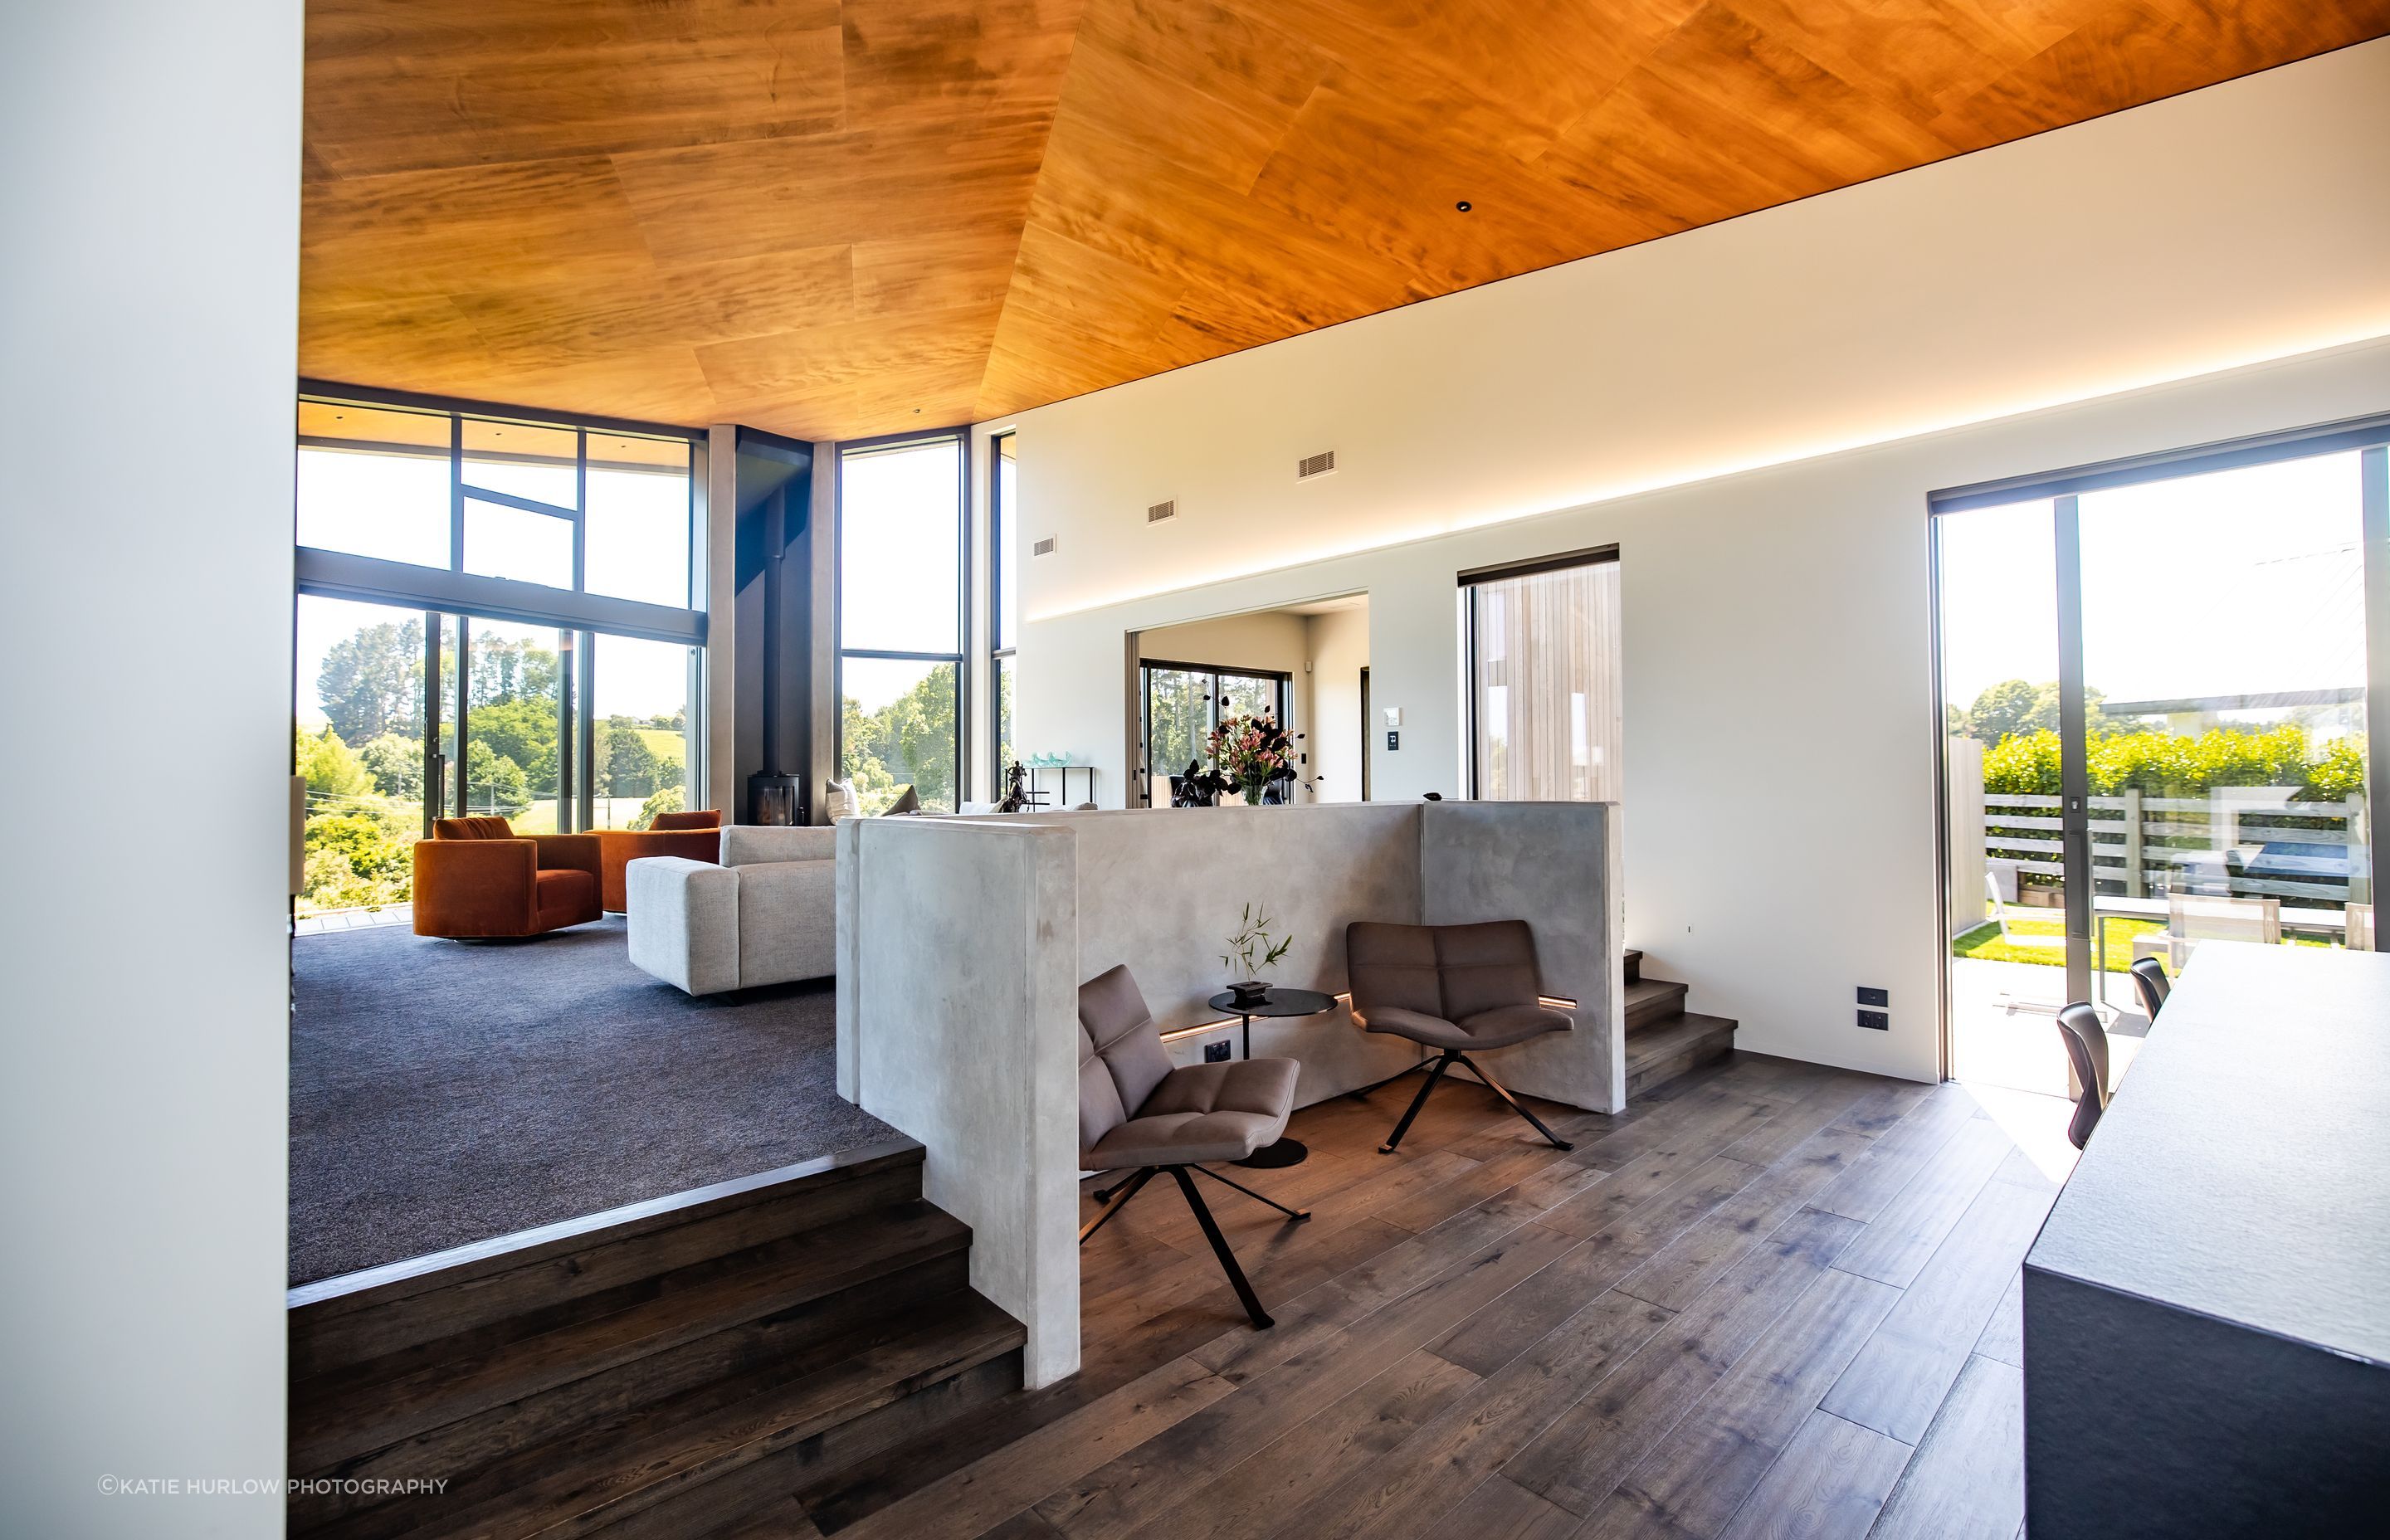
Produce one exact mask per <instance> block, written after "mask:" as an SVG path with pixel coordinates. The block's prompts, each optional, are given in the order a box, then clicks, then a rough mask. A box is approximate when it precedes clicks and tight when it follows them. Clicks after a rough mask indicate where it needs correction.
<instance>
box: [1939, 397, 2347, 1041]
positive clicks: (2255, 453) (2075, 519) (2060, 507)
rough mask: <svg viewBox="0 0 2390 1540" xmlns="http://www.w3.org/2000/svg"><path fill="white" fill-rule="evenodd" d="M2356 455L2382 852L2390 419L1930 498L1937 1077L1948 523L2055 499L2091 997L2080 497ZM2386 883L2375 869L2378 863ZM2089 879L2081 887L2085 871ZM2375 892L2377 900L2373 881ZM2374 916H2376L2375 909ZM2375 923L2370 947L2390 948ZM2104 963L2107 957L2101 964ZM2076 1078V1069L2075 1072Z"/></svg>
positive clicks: (2056, 575)
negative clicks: (1982, 511)
mask: <svg viewBox="0 0 2390 1540" xmlns="http://www.w3.org/2000/svg"><path fill="white" fill-rule="evenodd" d="M2347 451H2355V452H2356V453H2357V456H2358V477H2359V498H2360V504H2359V507H2360V512H2359V532H2358V539H2359V542H2360V545H2361V547H2362V549H2361V552H2360V557H2361V561H2362V566H2363V571H2364V597H2363V607H2364V613H2365V633H2366V680H2365V713H2366V714H2365V730H2366V761H2367V764H2366V777H2365V792H2366V829H2367V854H2368V859H2369V861H2370V862H2371V859H2372V857H2373V856H2374V855H2375V854H2376V853H2378V852H2380V851H2381V850H2382V849H2383V848H2384V818H2385V817H2390V784H2385V783H2390V770H2385V767H2390V412H2384V413H2376V414H2373V415H2371V416H2369V417H2351V418H2344V419H2342V420H2339V421H2335V422H2329V423H2319V424H2317V425H2315V426H2313V427H2309V428H2303V429H2292V430H2285V431H2281V432H2272V433H2260V434H2253V435H2250V436H2248V437H2244V438H2239V439H2230V440H2226V441H2223V442H2220V443H2209V444H2204V445H2199V446H2195V447H2192V448H2188V449H2181V450H2174V451H2168V452H2164V453H2159V454H2151V455H2137V456H2129V457H2126V458H2121V459H2114V460H2103V461H2100V462H2096V463H2094V464H2090V465H2083V466H2076V467H2073V468H2068V469H2064V470H2056V471H2049V472H2045V473H2041V474H2035V475H2024V476H2012V477H2007V478H2003V479H2001V480H1998V481H1979V482H1975V483H1972V484H1971V485H1967V486H1960V487H1952V488H1948V489H1947V490H1944V491H1939V492H1934V493H1929V494H1927V496H1926V509H1925V511H1926V573H1925V581H1926V584H1927V589H1926V591H1927V594H1928V596H1929V602H1928V606H1927V609H1928V611H1929V615H1930V621H1931V623H1930V626H1929V635H1930V637H1931V641H1930V646H1931V647H1932V648H1933V674H1934V689H1933V715H1932V718H1931V725H1930V727H1929V730H1930V731H1931V732H1932V733H1933V735H1934V738H1933V744H1934V755H1933V760H1932V762H1931V763H1932V765H1933V772H1934V836H1935V838H1934V875H1935V879H1936V880H1935V883H1934V930H1935V936H1936V946H1935V955H1936V963H1935V968H1934V982H1935V988H1934V1014H1935V1016H1936V1018H1937V1020H1938V1021H1939V1031H1938V1033H1937V1034H1936V1036H1937V1041H1938V1046H1939V1057H1940V1073H1941V1077H1942V1078H1943V1079H1945V1080H1947V1079H1949V1078H1950V1070H1951V1064H1952V1060H1953V1045H1952V1042H1951V1030H1952V1021H1951V1012H1950V921H1951V918H1952V916H1951V913H1950V810H1949V796H1948V788H1949V763H1948V762H1949V754H1948V732H1947V720H1948V718H1947V712H1948V709H1949V706H1950V704H1951V702H1950V701H1949V699H1948V698H1947V691H1946V688H1945V681H1944V679H1943V674H1942V661H1943V648H1942V552H1941V528H1942V525H1941V516H1942V515H1943V514H1946V513H1963V512H1966V511H1968V510H1969V509H1972V508H1988V507H2007V506H2009V505H2011V504H2016V503H2028V502H2033V501H2036V500H2037V499H2040V498H2048V499H2049V502H2050V518H2051V520H2052V528H2051V545H2052V555H2053V571H2052V574H2051V578H2052V582H2053V583H2054V584H2056V594H2057V601H2058V603H2057V608H2058V670H2059V679H2058V684H2059V760H2060V776H2061V782H2060V825H2061V828H2060V845H2061V851H2060V864H2061V865H2062V866H2063V867H2064V868H2065V872H2064V876H2063V880H2064V882H2065V886H2066V907H2065V911H2064V913H2065V933H2066V994H2067V998H2069V999H2070V1000H2084V999H2088V998H2090V997H2091V971H2092V967H2093V962H2094V959H2093V957H2092V956H2091V944H2092V923H2091V910H2092V897H2093V895H2092V884H2093V882H2094V881H2095V880H2096V878H2094V877H2093V876H2091V875H2090V874H2091V872H2092V870H2093V852H2092V848H2091V819H2090V786H2089V769H2088V739H2089V733H2088V709H2087V707H2086V704H2085V701H2084V683H2085V681H2084V664H2083V556H2082V541H2081V533H2082V532H2081V514H2082V509H2081V503H2080V498H2081V495H2082V494H2084V493H2087V492H2098V491H2103V490H2106V489H2109V488H2113V487H2124V486H2133V485H2138V484H2139V483H2142V482H2146V481H2171V480H2175V479H2178V478H2186V477H2191V476H2201V475H2207V474H2211V473H2213V472H2216V471H2222V470H2232V469H2237V468H2242V467H2244V466H2253V465H2265V464H2270V463H2273V462H2276V461H2281V460H2298V459H2308V458H2313V457H2316V456H2323V455H2332V454H2339V453H2344V452H2347ZM2374 865H2375V870H2376V877H2377V879H2378V877H2379V866H2378V863H2375V864H2374ZM2078 873H2080V874H2083V878H2082V879H2081V880H2077V874H2078ZM2376 892H2377V893H2378V892H2379V887H2378V881H2377V888H2376ZM2376 912H2377V916H2378V914H2379V911H2378V910H2377V911H2376ZM2382 929H2383V928H2382V926H2381V925H2380V924H2379V923H2378V922H2377V924H2376V925H2375V927H2374V946H2375V948H2376V949H2377V950H2381V951H2390V945H2385V943H2384V936H2383V934H2382ZM2099 960H2101V961H2103V962H2104V961H2105V959H2104V958H2103V959H2099ZM2070 1078H2071V1073H2070Z"/></svg>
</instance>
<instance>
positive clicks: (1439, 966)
mask: <svg viewBox="0 0 2390 1540" xmlns="http://www.w3.org/2000/svg"><path fill="white" fill-rule="evenodd" d="M1427 929H1428V930H1430V931H1432V932H1433V934H1434V937H1435V970H1436V972H1437V973H1438V974H1439V975H1440V976H1441V977H1442V979H1443V981H1444V1009H1443V1011H1442V1012H1441V1014H1442V1015H1443V1017H1444V1018H1445V1020H1448V1021H1466V1020H1469V1019H1470V1018H1471V1017H1472V1016H1475V1015H1478V1014H1480V1013H1481V1012H1484V1011H1490V1010H1493V1009H1495V1008H1496V1007H1499V1006H1520V1005H1533V1004H1535V1002H1536V997H1537V996H1538V995H1540V994H1541V993H1542V986H1541V984H1540V982H1539V981H1538V980H1537V977H1536V937H1535V932H1534V931H1532V930H1529V929H1528V928H1527V922H1526V921H1525V920H1523V919H1497V920H1487V921H1485V922H1484V923H1482V924H1477V925H1431V926H1429V927H1427Z"/></svg>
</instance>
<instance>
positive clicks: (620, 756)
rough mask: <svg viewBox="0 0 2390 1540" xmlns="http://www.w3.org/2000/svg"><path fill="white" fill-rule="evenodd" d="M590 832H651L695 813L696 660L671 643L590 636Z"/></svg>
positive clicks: (628, 637)
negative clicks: (669, 817) (666, 819)
mask: <svg viewBox="0 0 2390 1540" xmlns="http://www.w3.org/2000/svg"><path fill="white" fill-rule="evenodd" d="M589 640H590V643H591V646H590V648H589V651H588V654H587V656H588V657H589V660H590V661H589V683H588V694H589V699H590V712H589V714H590V727H589V734H590V743H591V753H590V757H589V772H588V785H589V787H590V802H589V808H590V812H589V827H590V828H649V827H650V826H651V825H652V824H653V823H654V822H655V816H656V815H657V814H659V813H679V812H682V811H684V810H685V809H686V808H687V800H688V764H689V760H690V757H691V750H690V745H689V721H690V717H689V709H688V707H689V683H688V682H689V672H690V671H689V656H690V653H691V652H692V651H693V650H694V649H692V648H686V647H679V646H675V644H673V643H670V642H648V641H641V640H639V639H638V638H636V637H633V636H610V635H604V634H602V633H601V634H599V635H595V636H592V637H591V638H589Z"/></svg>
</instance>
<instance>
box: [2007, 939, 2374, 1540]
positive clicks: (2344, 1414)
mask: <svg viewBox="0 0 2390 1540" xmlns="http://www.w3.org/2000/svg"><path fill="white" fill-rule="evenodd" d="M2024 1360H2025V1372H2024V1387H2025V1508H2026V1512H2025V1527H2026V1529H2027V1531H2028V1533H2030V1534H2032V1535H2033V1537H2034V1540H2067V1537H2070V1536H2076V1535H2081V1536H2093V1535H2096V1536H2100V1537H2101V1540H2114V1537H2118V1536H2139V1535H2148V1536H2179V1535H2185V1534H2200V1535H2220V1534H2229V1535H2244V1534H2245V1535H2267V1536H2280V1535H2286V1534H2359V1533H2370V1532H2371V1531H2372V1529H2373V1527H2374V1526H2375V1525H2376V1524H2377V1523H2379V1522H2380V1521H2381V1516H2382V1514H2383V1513H2384V1511H2385V1510H2390V954H2383V953H2372V952H2341V951H2329V950H2325V949H2322V948H2318V947H2305V946H2259V945H2254V944H2247V943H2230V942H2217V941H2209V942H2202V943H2200V947H2199V951H2198V953H2197V955H2196V956H2193V957H2192V959H2191V966H2190V968H2189V969H2187V970H2186V971H2185V972H2184V975H2183V978H2182V980H2181V982H2179V983H2178V984H2177V985H2176V986H2175V989H2174V993H2173V995H2172V996H2171V997H2170V998H2169V999H2168V1000H2167V1002H2166V1004H2165V1008H2164V1009H2163V1010H2161V1011H2160V1012H2159V1013H2158V1019H2157V1021H2156V1022H2155V1024H2154V1025H2153V1026H2152V1028H2151V1031H2150V1035H2149V1039H2148V1041H2147V1042H2146V1043H2145V1044H2144V1045H2143V1046H2142V1048H2141V1051H2140V1052H2139V1055H2137V1056H2136V1057H2135V1059H2134V1060H2133V1072H2132V1073H2131V1074H2130V1075H2129V1076H2127V1078H2126V1080H2125V1082H2124V1084H2122V1085H2121V1086H2120V1087H2119V1088H2118V1090H2117V1093H2116V1097H2115V1100H2114V1102H2112V1103H2111V1104H2110V1105H2109V1108H2108V1110H2107V1111H2106V1113H2105V1114H2104V1115H2103V1116H2102V1117H2101V1120H2100V1125H2099V1127H2098V1128H2097V1129H2096V1130H2094V1132H2093V1133H2092V1136H2091V1139H2090V1143H2089V1146H2088V1148H2087V1149H2085V1150H2084V1151H2083V1157H2082V1160H2081V1161H2080V1162H2079V1163H2078V1164H2077V1165H2076V1167H2075V1174H2073V1175H2072V1176H2071V1177H2070V1178H2068V1180H2067V1183H2066V1187H2065V1188H2064V1190H2063V1191H2062V1192H2061V1193H2060V1194H2059V1196H2058V1201H2057V1202H2056V1203H2055V1204H2054V1205H2053V1206H2052V1207H2051V1209H2050V1213H2049V1221H2048V1223H2047V1224H2045V1225H2044V1226H2042V1231H2041V1235H2040V1236H2039V1238H2037V1239H2036V1240H2035V1242H2034V1244H2033V1249H2032V1251H2030V1252H2029V1253H2027V1255H2026V1257H2025V1262H2024Z"/></svg>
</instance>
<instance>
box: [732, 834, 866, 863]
mask: <svg viewBox="0 0 2390 1540" xmlns="http://www.w3.org/2000/svg"><path fill="white" fill-rule="evenodd" d="M721 854H722V864H723V865H724V866H763V865H766V864H768V863H771V862H774V861H829V860H832V859H834V858H835V857H836V856H837V854H838V831H837V830H836V829H834V828H826V827H814V826H806V825H795V826H790V825H785V824H732V825H730V826H729V827H728V828H725V829H724V830H723V831H722V845H721Z"/></svg>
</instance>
